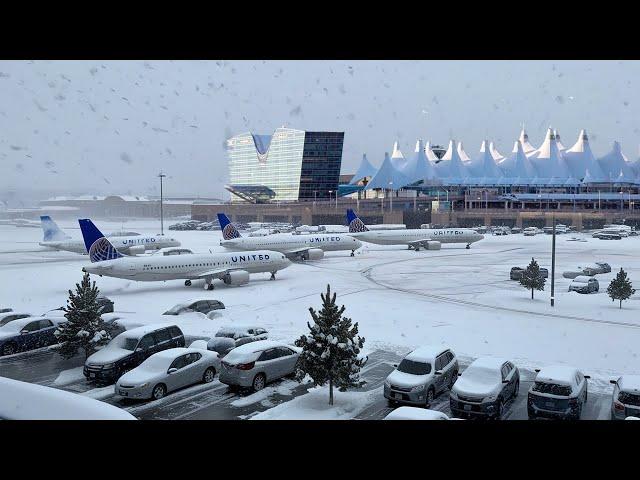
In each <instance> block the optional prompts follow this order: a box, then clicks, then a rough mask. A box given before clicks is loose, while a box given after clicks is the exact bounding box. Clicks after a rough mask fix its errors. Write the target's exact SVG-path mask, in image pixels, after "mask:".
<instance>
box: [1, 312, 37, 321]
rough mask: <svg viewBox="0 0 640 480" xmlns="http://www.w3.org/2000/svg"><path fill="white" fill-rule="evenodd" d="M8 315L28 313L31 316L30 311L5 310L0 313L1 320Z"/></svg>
mask: <svg viewBox="0 0 640 480" xmlns="http://www.w3.org/2000/svg"><path fill="white" fill-rule="evenodd" d="M10 315H29V316H31V314H30V313H27V312H6V313H0V320H2V319H3V318H6V317H8V316H10Z"/></svg>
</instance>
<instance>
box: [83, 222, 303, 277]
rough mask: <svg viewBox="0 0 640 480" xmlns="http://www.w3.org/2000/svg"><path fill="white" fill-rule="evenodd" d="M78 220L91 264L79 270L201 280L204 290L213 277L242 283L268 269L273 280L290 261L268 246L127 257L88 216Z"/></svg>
mask: <svg viewBox="0 0 640 480" xmlns="http://www.w3.org/2000/svg"><path fill="white" fill-rule="evenodd" d="M78 222H79V223H80V230H81V231H82V237H83V238H84V243H85V246H86V248H87V251H88V252H89V259H90V260H91V264H90V265H86V266H85V267H83V268H82V271H83V272H89V273H92V274H96V275H100V276H103V275H104V276H107V277H115V278H126V279H127V280H136V281H140V282H159V281H167V280H184V281H185V282H184V284H185V286H187V287H188V286H190V285H191V281H192V280H204V288H205V290H213V280H215V279H220V280H222V281H223V282H224V283H226V284H227V285H244V284H245V283H247V282H249V274H251V273H261V272H270V273H271V280H275V278H276V272H277V271H278V270H282V269H283V268H286V267H288V266H289V265H291V262H290V261H289V260H287V258H286V257H285V256H284V255H283V254H282V253H279V252H273V251H270V250H257V251H253V252H240V253H238V252H234V253H208V254H196V253H190V254H189V253H186V254H183V255H161V256H155V255H152V256H149V257H126V256H123V255H122V254H121V253H119V252H118V250H116V248H115V247H114V246H113V244H112V243H111V242H110V241H109V240H108V239H107V238H105V236H104V235H103V234H102V233H100V230H98V229H97V227H96V226H95V225H94V224H93V222H92V221H91V220H89V219H82V220H78Z"/></svg>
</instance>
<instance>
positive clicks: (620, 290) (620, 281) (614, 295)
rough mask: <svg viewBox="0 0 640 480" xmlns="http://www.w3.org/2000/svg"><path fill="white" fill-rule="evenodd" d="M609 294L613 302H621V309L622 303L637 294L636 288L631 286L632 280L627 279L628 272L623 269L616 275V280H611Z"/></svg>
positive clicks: (608, 288)
mask: <svg viewBox="0 0 640 480" xmlns="http://www.w3.org/2000/svg"><path fill="white" fill-rule="evenodd" d="M607 293H608V294H609V296H610V297H611V301H612V302H615V301H616V300H619V301H620V308H622V301H623V300H627V299H628V298H629V297H631V295H633V294H634V293H636V290H635V288H633V287H632V285H631V280H629V279H628V278H627V272H625V271H624V270H623V269H622V268H621V269H620V271H619V272H618V274H617V275H616V278H614V279H613V280H611V283H610V284H609V286H608V287H607Z"/></svg>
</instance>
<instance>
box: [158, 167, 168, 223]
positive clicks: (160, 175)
mask: <svg viewBox="0 0 640 480" xmlns="http://www.w3.org/2000/svg"><path fill="white" fill-rule="evenodd" d="M158 177H159V178H160V235H164V212H163V209H162V201H163V192H162V179H163V178H164V177H166V175H165V174H164V173H162V172H160V174H159V175H158Z"/></svg>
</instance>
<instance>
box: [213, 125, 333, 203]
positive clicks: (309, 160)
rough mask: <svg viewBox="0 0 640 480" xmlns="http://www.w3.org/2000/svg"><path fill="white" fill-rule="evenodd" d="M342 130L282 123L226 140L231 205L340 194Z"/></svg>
mask: <svg viewBox="0 0 640 480" xmlns="http://www.w3.org/2000/svg"><path fill="white" fill-rule="evenodd" d="M343 141H344V132H307V131H304V130H296V129H293V128H286V127H280V128H278V129H276V130H275V132H273V135H257V134H254V133H251V132H247V133H242V134H240V135H236V136H234V137H232V138H230V139H229V140H227V151H228V155H229V185H226V189H227V190H228V191H229V192H231V194H232V195H231V202H232V203H246V202H249V203H267V202H295V201H299V200H314V199H317V200H321V199H328V198H330V196H331V195H335V194H337V191H338V183H339V177H340V167H341V164H342V145H343Z"/></svg>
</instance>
